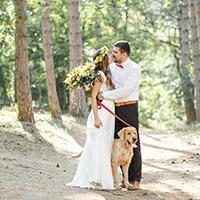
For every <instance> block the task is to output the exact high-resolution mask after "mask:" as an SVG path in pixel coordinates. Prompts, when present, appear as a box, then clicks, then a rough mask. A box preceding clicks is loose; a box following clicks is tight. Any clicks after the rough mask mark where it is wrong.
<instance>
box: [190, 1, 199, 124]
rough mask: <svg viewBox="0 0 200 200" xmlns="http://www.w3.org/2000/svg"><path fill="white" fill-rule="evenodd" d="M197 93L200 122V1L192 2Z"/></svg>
mask: <svg viewBox="0 0 200 200" xmlns="http://www.w3.org/2000/svg"><path fill="white" fill-rule="evenodd" d="M190 9H191V17H192V46H193V54H194V77H195V92H196V118H197V122H200V1H199V0H190Z"/></svg>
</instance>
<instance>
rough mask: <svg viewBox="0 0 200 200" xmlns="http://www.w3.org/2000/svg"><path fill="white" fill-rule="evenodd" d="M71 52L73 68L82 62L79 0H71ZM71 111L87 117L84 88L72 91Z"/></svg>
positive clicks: (73, 113) (71, 67)
mask: <svg viewBox="0 0 200 200" xmlns="http://www.w3.org/2000/svg"><path fill="white" fill-rule="evenodd" d="M69 52H70V53H69V57H70V70H71V69H73V68H74V67H77V66H78V65H80V64H81V63H82V41H81V31H80V15H79V1H78V0H69ZM70 113H71V114H72V115H73V116H77V117H85V116H86V115H87V107H86V100H85V93H84V91H83V90H82V89H78V90H75V91H72V92H71V93H70Z"/></svg>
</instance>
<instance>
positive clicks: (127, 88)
mask: <svg viewBox="0 0 200 200" xmlns="http://www.w3.org/2000/svg"><path fill="white" fill-rule="evenodd" d="M140 78H141V70H140V67H139V66H137V67H132V68H130V70H129V71H128V73H127V75H126V76H125V77H123V83H122V86H121V87H120V88H116V89H114V90H109V91H104V92H103V93H102V95H103V97H104V98H105V99H112V100H116V99H118V98H124V97H127V96H129V95H130V93H131V92H132V91H134V90H135V88H137V87H138V85H139V81H140Z"/></svg>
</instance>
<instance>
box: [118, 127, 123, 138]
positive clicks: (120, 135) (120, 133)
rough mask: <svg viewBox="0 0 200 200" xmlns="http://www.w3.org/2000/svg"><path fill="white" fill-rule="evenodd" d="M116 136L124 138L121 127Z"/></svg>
mask: <svg viewBox="0 0 200 200" xmlns="http://www.w3.org/2000/svg"><path fill="white" fill-rule="evenodd" d="M118 136H119V137H120V139H121V140H123V139H124V128H122V129H121V130H120V131H119V132H118Z"/></svg>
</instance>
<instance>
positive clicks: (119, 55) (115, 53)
mask: <svg viewBox="0 0 200 200" xmlns="http://www.w3.org/2000/svg"><path fill="white" fill-rule="evenodd" d="M123 54H124V52H123V53H122V52H121V51H120V48H119V47H114V48H113V51H112V57H113V58H114V60H115V62H117V63H121V62H122V59H123Z"/></svg>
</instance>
